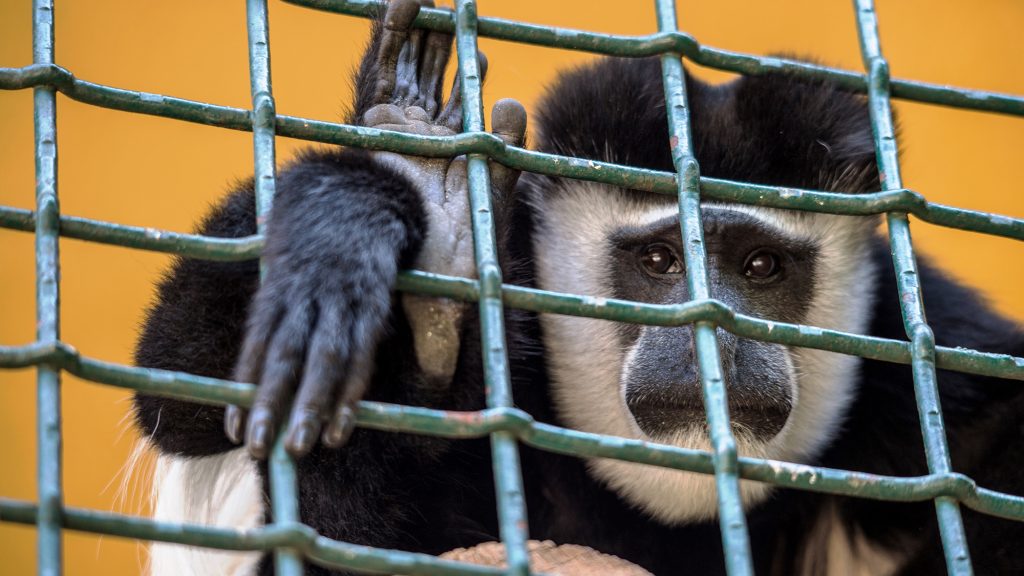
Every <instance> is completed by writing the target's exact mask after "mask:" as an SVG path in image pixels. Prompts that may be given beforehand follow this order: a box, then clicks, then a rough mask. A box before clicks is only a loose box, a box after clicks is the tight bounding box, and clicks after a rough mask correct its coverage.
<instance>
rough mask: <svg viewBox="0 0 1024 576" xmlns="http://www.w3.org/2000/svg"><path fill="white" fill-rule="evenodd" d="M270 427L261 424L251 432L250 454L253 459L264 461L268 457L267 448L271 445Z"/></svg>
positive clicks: (254, 426) (253, 427)
mask: <svg viewBox="0 0 1024 576" xmlns="http://www.w3.org/2000/svg"><path fill="white" fill-rule="evenodd" d="M269 437H270V427H269V426H267V425H266V424H264V423H262V422H259V423H256V424H254V425H252V428H251V429H250V430H249V453H250V454H252V456H253V458H256V459H259V460H263V459H265V458H266V457H267V446H269V445H270V438H269Z"/></svg>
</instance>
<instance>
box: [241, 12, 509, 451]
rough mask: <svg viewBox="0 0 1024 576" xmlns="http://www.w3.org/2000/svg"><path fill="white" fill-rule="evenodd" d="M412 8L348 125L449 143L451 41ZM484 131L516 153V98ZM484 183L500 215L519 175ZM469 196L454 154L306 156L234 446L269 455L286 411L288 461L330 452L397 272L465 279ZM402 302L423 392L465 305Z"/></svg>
mask: <svg viewBox="0 0 1024 576" xmlns="http://www.w3.org/2000/svg"><path fill="white" fill-rule="evenodd" d="M419 8H420V6H419V4H418V3H417V2H415V0H395V1H394V2H392V3H390V4H389V5H388V9H387V12H386V15H385V17H384V20H383V25H381V24H380V23H378V25H377V27H376V28H375V32H374V37H373V39H372V40H371V44H370V47H369V49H368V51H367V54H366V55H365V56H364V61H363V63H362V65H361V68H360V73H359V77H358V79H357V87H356V88H357V97H356V114H357V116H356V121H358V122H360V123H362V124H364V125H367V126H372V127H376V128H381V129H387V130H397V131H402V132H409V133H414V134H425V135H427V134H429V135H446V136H447V135H453V134H455V133H456V132H457V131H458V130H459V129H461V125H462V122H461V115H462V110H461V100H460V96H459V93H460V90H459V86H458V85H456V87H455V89H454V90H453V94H452V96H451V97H450V99H449V101H448V102H447V104H444V105H442V103H443V102H442V95H441V90H440V85H441V81H442V79H443V76H444V70H445V66H446V64H447V61H448V58H449V55H450V50H451V36H450V35H446V34H439V33H436V32H429V33H425V32H423V31H421V30H412V28H411V24H412V22H413V20H415V18H416V15H417V14H418V12H419ZM482 67H483V66H481V68H482ZM492 122H493V124H494V131H495V134H496V135H498V136H499V137H500V138H501V139H502V140H503V141H505V142H507V143H510V144H513V145H521V144H522V141H523V138H524V132H525V127H526V114H525V111H524V110H523V108H522V106H521V105H519V104H518V103H517V102H514V101H511V100H506V101H503V102H501V103H499V104H498V105H496V106H495V109H494V113H493V120H492ZM490 176H491V183H492V189H493V192H494V195H495V196H496V202H495V204H496V208H497V209H500V206H502V205H503V202H504V201H505V199H506V198H507V197H509V196H510V195H511V192H512V189H513V188H514V186H515V182H516V180H517V178H518V172H516V171H514V170H511V169H509V168H506V167H504V166H501V165H500V164H497V163H492V164H491V167H490ZM467 188H468V186H467V177H466V161H465V159H463V158H456V159H450V158H440V159H433V158H420V157H410V156H402V155H399V154H394V153H387V152H375V153H372V154H371V155H369V157H368V156H367V155H366V154H363V153H359V152H346V153H344V154H342V155H340V156H339V157H337V158H336V159H333V160H329V159H324V160H317V159H316V158H307V159H305V160H304V161H303V162H302V163H301V169H294V170H290V171H285V172H283V173H282V174H281V176H280V177H279V179H278V197H277V198H276V199H275V204H274V208H273V211H272V213H271V217H270V220H269V222H268V225H267V241H266V248H265V250H264V263H265V265H266V271H267V272H266V276H265V278H264V281H263V283H262V285H261V286H260V288H259V290H258V292H257V294H256V296H255V298H254V299H253V301H252V303H251V305H250V310H249V320H248V324H247V327H246V336H245V340H244V342H243V345H242V351H241V354H240V355H239V359H238V363H237V365H236V370H235V378H236V379H237V380H240V381H243V382H256V383H258V387H257V391H256V398H255V399H254V401H253V405H252V408H251V412H250V413H249V414H248V416H246V413H245V412H244V411H243V410H242V409H240V408H238V407H235V406H229V407H228V409H227V411H226V412H225V431H226V432H227V435H228V437H229V438H230V439H231V440H232V441H234V442H236V443H239V442H241V441H242V440H243V429H244V440H245V443H246V445H247V446H248V448H249V451H250V453H251V454H252V455H253V456H254V457H256V458H260V459H263V458H266V456H267V454H268V453H269V449H270V446H271V444H272V442H273V439H274V436H275V433H276V432H277V430H278V427H279V425H280V423H281V422H282V421H283V420H284V419H285V416H286V414H288V413H289V412H290V416H288V420H287V421H288V426H287V430H286V432H285V435H286V436H285V446H286V448H287V450H288V451H289V452H290V453H291V454H292V455H294V456H301V455H304V454H306V453H307V452H309V450H310V449H312V447H313V446H314V444H315V443H316V441H317V438H318V437H322V440H323V442H324V444H325V445H327V446H340V445H341V444H343V443H344V442H345V440H346V439H347V438H348V436H349V434H350V433H351V431H352V428H353V425H354V420H355V406H356V404H357V403H358V402H359V400H361V399H362V397H363V395H364V394H365V392H366V390H367V388H368V386H369V383H370V380H371V378H372V376H373V372H374V359H375V354H376V348H377V343H378V342H379V341H380V339H381V335H382V333H383V332H384V331H385V329H386V326H387V325H388V320H389V317H390V316H391V294H392V291H393V289H394V284H395V281H396V277H397V272H398V269H399V267H400V266H406V265H409V264H410V263H412V264H413V265H415V266H417V267H422V268H423V269H426V270H430V271H433V272H439V273H445V274H453V275H461V276H472V275H473V274H474V266H473V257H472V256H473V250H472V240H471V238H472V235H471V233H470V214H469V207H468V202H467ZM405 304H406V308H407V317H408V318H409V319H410V325H411V327H412V329H413V333H414V342H415V348H416V352H417V359H418V360H419V362H420V365H421V370H422V372H423V375H424V376H425V377H426V382H427V383H428V384H430V385H432V386H447V385H448V384H450V382H451V377H452V374H453V373H454V366H455V360H456V358H457V355H458V344H459V341H458V336H459V332H458V330H459V327H460V325H461V316H462V310H463V308H460V307H459V306H460V305H456V304H454V303H447V302H441V303H438V301H436V300H428V299H426V298H408V299H406V301H405ZM293 397H294V402H293V403H292V398H293ZM289 405H290V410H289ZM246 421H247V423H246Z"/></svg>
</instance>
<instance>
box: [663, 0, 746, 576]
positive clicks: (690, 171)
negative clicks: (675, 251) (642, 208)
mask: <svg viewBox="0 0 1024 576" xmlns="http://www.w3.org/2000/svg"><path fill="white" fill-rule="evenodd" d="M656 4H657V14H658V31H659V32H676V31H677V27H676V9H675V3H674V2H673V0H656ZM661 71H662V78H663V81H664V88H665V103H666V106H665V108H666V110H667V111H668V123H669V132H670V136H671V145H672V162H673V164H674V165H675V169H676V173H677V174H678V180H679V220H680V226H681V228H682V238H683V250H684V253H683V258H684V260H685V261H686V282H687V285H688V286H689V289H690V298H692V299H694V300H703V299H706V298H710V297H711V294H710V291H709V290H708V275H707V255H706V253H705V251H704V227H703V224H702V222H701V213H700V167H699V166H698V164H697V159H696V158H695V157H694V155H693V145H692V142H691V140H690V110H689V108H688V105H687V101H686V76H685V74H686V73H685V71H684V70H683V63H682V55H681V54H678V53H671V52H670V53H666V54H662V55H661ZM716 329H717V327H716V326H715V325H714V324H713V323H711V322H698V323H697V324H696V326H695V327H694V331H695V332H696V337H695V342H696V346H697V366H698V368H699V369H700V379H701V387H702V388H703V392H704V409H705V411H706V412H707V420H708V427H709V429H710V432H711V445H712V450H713V452H712V459H713V460H712V461H713V462H714V466H715V486H716V487H717V492H718V514H719V528H720V529H721V532H722V546H723V548H724V550H725V565H726V570H727V571H728V573H729V574H731V575H739V574H753V573H754V568H753V562H752V559H751V556H750V537H749V535H748V533H747V521H746V517H745V516H744V514H743V502H742V500H741V498H740V484H739V476H738V465H737V461H736V457H737V454H736V440H735V439H734V438H733V435H732V428H731V426H730V425H729V404H728V401H727V398H726V391H725V379H724V377H723V374H722V359H721V357H720V355H719V349H718V337H717V336H716V334H715V330H716ZM680 352H682V351H680Z"/></svg>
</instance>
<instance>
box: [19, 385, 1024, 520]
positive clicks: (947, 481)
mask: <svg viewBox="0 0 1024 576" xmlns="http://www.w3.org/2000/svg"><path fill="white" fill-rule="evenodd" d="M129 370H130V368H129ZM217 382H218V383H215V384H211V385H210V386H220V385H222V384H235V383H230V382H227V381H217ZM242 386H245V387H247V388H248V393H247V394H246V395H245V397H246V398H247V402H246V403H248V401H251V399H252V396H253V394H254V387H253V386H252V385H249V384H244V385H242ZM163 395H165V396H166V395H167V394H163ZM357 421H358V424H359V426H361V427H366V428H372V429H376V430H382V431H389V432H396V433H414V434H426V435H431V436H442V437H447V438H463V439H465V438H481V437H484V436H487V435H489V434H493V433H494V432H495V431H506V430H507V431H510V433H512V434H514V435H515V436H517V437H518V438H520V439H521V440H522V441H523V442H524V443H526V444H528V445H531V446H534V447H537V448H539V449H542V450H547V451H551V452H557V453H560V454H567V455H574V456H583V457H594V458H615V459H620V460H627V461H631V462H637V463H641V464H648V465H653V466H662V467H667V468H673V469H678V470H686V471H689V472H696V473H700V474H713V473H714V466H713V464H712V460H711V455H710V454H709V453H707V452H702V451H698V450H690V449H685V448H678V447H675V446H670V445H666V444H654V443H648V442H642V441H639V440H632V439H627V438H619V437H614V436H604V435H600V434H591V433H587V432H580V431H577V430H571V429H566V428H561V427H558V426H552V425H549V424H542V423H538V422H535V421H534V420H533V418H532V417H531V416H530V415H529V414H528V413H526V412H525V411H522V410H519V409H516V408H493V409H486V410H482V411H479V412H447V411H443V410H433V409H429V408H420V407H413V406H402V405H394V404H383V403H377V402H362V403H361V404H360V406H359V410H358V412H357ZM739 474H740V476H741V477H743V478H745V479H748V480H757V481H760V482H767V483H771V484H774V485H777V486H780V487H784V488H793V489H800V490H808V491H812V492H818V493H823V494H835V495H843V496H851V497H857V498H868V499H872V500H882V501H891V502H921V501H926V500H932V499H935V498H936V497H942V496H948V497H952V498H957V499H960V500H963V501H964V502H965V504H966V505H967V506H968V507H969V508H971V509H974V510H977V511H978V512H981V513H984V514H989V515H993V516H998V517H1000V518H1006V519H1009V520H1014V521H1024V497H1021V496H1016V495H1010V494H1004V493H1000V492H996V491H993V490H988V489H985V488H980V487H978V486H977V485H976V484H975V483H974V481H972V480H971V479H970V478H969V477H967V476H964V475H963V474H957V473H950V474H945V475H938V474H929V475H926V476H916V477H898V476H881V475H875V474H866V473H861V472H851V471H847V470H837V469H833V468H824V467H818V466H806V465H802V464H794V463H790V462H778V461H774V460H764V459H758V458H747V457H742V456H741V457H740V458H739ZM2 520H3V519H2V518H0V521H2Z"/></svg>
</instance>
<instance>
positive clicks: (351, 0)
mask: <svg viewBox="0 0 1024 576" xmlns="http://www.w3.org/2000/svg"><path fill="white" fill-rule="evenodd" d="M285 2H287V3H289V4H295V5H298V6H305V7H308V8H315V9H317V10H323V11H326V12H335V13H338V14H348V15H350V16H362V17H366V18H369V17H372V16H374V15H375V14H377V13H379V10H380V6H381V4H382V3H381V2H379V1H376V0H285ZM414 25H415V26H418V27H421V28H428V29H431V30H439V31H442V32H449V33H451V32H453V31H454V29H455V17H454V15H453V13H452V12H451V11H450V10H444V9H426V8H425V9H423V10H420V15H419V17H418V18H417V19H416V22H415V23H414ZM478 33H479V35H480V36H483V37H486V38H494V39H495V40H509V41H512V42H517V43H520V44H533V45H536V46H547V47H551V48H562V49H566V50H577V51H582V52H592V53H595V54H605V55H608V56H623V57H631V58H638V57H645V56H656V55H659V54H664V53H666V52H678V53H682V54H683V55H684V56H685V57H686V58H687V59H688V60H691V61H693V62H695V63H697V64H700V65H702V66H707V67H708V68H715V69H718V70H725V71H727V72H736V73H738V74H748V75H757V74H765V73H769V72H786V73H787V74H793V75H796V76H802V77H805V78H819V79H820V78H828V79H829V80H832V81H833V82H836V83H837V84H839V85H840V86H843V87H845V88H848V89H850V90H855V91H857V92H867V84H868V81H867V76H866V75H865V74H860V73H857V72H853V71H850V70H842V69H839V68H830V67H827V66H821V65H817V64H811V63H809V62H801V61H799V60H792V59H789V58H777V57H772V56H753V55H750V54H742V53H739V52H732V51H730V50H722V49H719V48H712V47H710V46H704V45H702V44H701V43H700V42H698V41H697V40H696V39H695V38H694V37H693V36H691V35H690V34H687V33H685V32H660V33H656V34H648V35H645V36H624V35H615V34H599V33H597V32H588V31H586V30H574V29H570V28H557V27H551V26H540V25H537V24H529V23H526V22H516V21H512V20H505V19H502V18H485V17H481V18H480V24H479V29H478ZM891 84H892V96H893V97H895V98H901V99H904V100H914V101H917V102H925V103H928V104H939V105H942V106H952V107H956V108H965V109H970V110H981V111H984V112H997V113H1001V114H1012V115H1016V116H1024V97H1022V96H1016V95H1013V94H1002V93H997V92H986V91H982V90H971V89H967V88H956V87H953V86H943V85H940V84H932V83H928V82H916V81H913V80H892V81H891Z"/></svg>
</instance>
